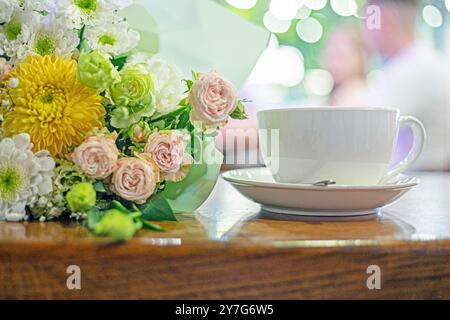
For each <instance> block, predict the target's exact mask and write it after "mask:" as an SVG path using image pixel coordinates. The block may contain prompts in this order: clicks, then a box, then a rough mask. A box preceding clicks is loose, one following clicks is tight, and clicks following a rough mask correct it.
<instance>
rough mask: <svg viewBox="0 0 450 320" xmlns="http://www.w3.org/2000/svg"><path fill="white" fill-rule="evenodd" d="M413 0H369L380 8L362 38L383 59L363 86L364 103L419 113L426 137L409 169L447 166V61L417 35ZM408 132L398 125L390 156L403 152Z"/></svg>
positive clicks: (449, 130)
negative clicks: (378, 73)
mask: <svg viewBox="0 0 450 320" xmlns="http://www.w3.org/2000/svg"><path fill="white" fill-rule="evenodd" d="M419 4H420V3H419V1H418V0H369V1H368V5H376V6H378V7H379V8H380V18H381V20H380V22H381V28H380V29H367V28H366V30H367V32H366V35H367V40H368V43H369V44H370V45H371V46H372V47H373V48H374V49H375V50H376V51H377V52H378V53H379V54H380V55H381V58H382V59H383V67H382V71H383V72H382V74H383V76H381V77H379V79H378V80H375V81H374V82H373V83H372V84H371V85H370V86H369V89H368V94H367V96H366V104H369V105H372V106H388V107H393V108H398V109H400V110H401V113H402V114H403V115H412V116H415V117H417V118H419V119H420V120H421V121H422V122H423V124H424V126H425V129H426V130H427V142H426V146H425V148H424V151H423V153H422V156H421V157H420V159H419V160H418V161H417V163H416V165H415V167H414V169H417V170H448V169H450V72H449V70H450V69H449V67H448V62H449V61H447V60H446V59H444V57H443V56H441V55H440V54H439V53H438V52H437V51H436V50H435V49H434V48H433V47H432V46H430V45H428V44H426V43H424V42H421V41H420V40H419V39H418V35H417V29H416V22H417V13H418V9H419ZM411 145H412V134H411V132H410V130H409V129H406V128H402V129H401V130H400V134H399V145H398V148H397V152H396V154H395V159H394V161H395V162H398V161H400V160H401V159H403V158H404V157H405V155H406V154H407V153H408V151H409V149H410V148H411Z"/></svg>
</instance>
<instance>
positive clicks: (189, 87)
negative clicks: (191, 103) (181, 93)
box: [184, 80, 194, 92]
mask: <svg viewBox="0 0 450 320" xmlns="http://www.w3.org/2000/svg"><path fill="white" fill-rule="evenodd" d="M184 82H185V83H186V86H187V87H188V89H187V91H186V92H189V91H191V89H192V86H193V85H194V81H192V80H184Z"/></svg>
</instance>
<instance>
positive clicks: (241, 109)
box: [230, 100, 248, 120]
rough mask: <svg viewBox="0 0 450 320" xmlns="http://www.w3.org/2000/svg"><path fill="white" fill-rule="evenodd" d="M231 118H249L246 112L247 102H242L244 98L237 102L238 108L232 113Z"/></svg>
mask: <svg viewBox="0 0 450 320" xmlns="http://www.w3.org/2000/svg"><path fill="white" fill-rule="evenodd" d="M230 116H231V118H233V119H237V120H245V119H248V117H247V114H246V113H245V104H244V102H242V100H239V101H238V102H237V105H236V108H235V109H234V111H233V112H232V113H231V115H230Z"/></svg>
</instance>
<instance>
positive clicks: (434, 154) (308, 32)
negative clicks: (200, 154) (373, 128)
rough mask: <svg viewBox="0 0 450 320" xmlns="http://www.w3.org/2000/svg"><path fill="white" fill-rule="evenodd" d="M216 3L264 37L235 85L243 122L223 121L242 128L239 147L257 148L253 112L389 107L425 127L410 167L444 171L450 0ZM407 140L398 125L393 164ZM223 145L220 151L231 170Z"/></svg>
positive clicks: (449, 114) (449, 150) (449, 132)
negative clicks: (420, 150)
mask: <svg viewBox="0 0 450 320" xmlns="http://www.w3.org/2000/svg"><path fill="white" fill-rule="evenodd" d="M216 2H218V3H220V4H221V5H223V6H225V7H226V8H227V9H229V10H231V11H232V12H234V13H235V14H237V15H239V16H241V17H243V18H245V19H247V20H249V21H252V22H253V23H255V24H258V25H260V26H262V27H264V28H266V29H267V30H269V31H270V32H271V38H270V41H269V43H268V45H267V48H266V50H265V51H264V52H263V53H262V55H261V57H260V58H259V61H258V62H257V64H256V66H255V68H254V70H253V72H252V73H251V75H250V77H249V78H248V80H247V81H246V83H245V85H244V86H243V87H242V88H241V97H242V98H246V99H248V100H249V101H250V102H249V103H248V106H249V114H250V119H249V120H248V121H246V122H244V123H242V122H241V123H232V124H231V126H232V128H236V127H238V128H241V129H243V130H247V134H248V135H249V142H248V143H247V145H246V147H245V149H246V150H249V149H250V150H252V149H255V148H256V147H255V143H254V141H253V138H252V137H251V135H252V133H251V132H253V129H255V128H256V121H255V114H256V112H257V111H258V110H262V109H268V108H277V107H289V106H292V107H298V106H316V105H332V106H387V107H394V108H399V109H400V110H401V113H402V114H404V115H414V116H416V117H418V118H419V119H421V120H422V121H423V122H424V124H425V127H426V129H427V132H428V144H427V147H426V149H425V151H424V154H423V156H422V159H421V160H420V161H419V163H418V164H417V166H416V169H426V170H447V169H450V143H449V141H450V126H449V123H450V0H424V1H419V0H216ZM243 50H245V48H243ZM411 140H412V138H411V133H410V132H409V131H408V129H405V128H402V130H401V132H400V142H399V145H398V147H397V151H396V154H395V156H394V159H393V163H395V162H398V161H399V160H400V159H402V158H404V156H405V155H406V154H407V152H408V151H409V148H410V146H411V143H412V142H411ZM230 148H231V147H230V145H229V144H227V145H226V147H224V149H225V150H224V151H226V153H227V161H228V162H229V163H233V162H236V159H235V158H234V157H235V154H234V153H233V151H232V150H230ZM241 149H242V147H241ZM246 163H249V164H250V165H252V161H251V159H250V161H249V159H248V157H247V160H246Z"/></svg>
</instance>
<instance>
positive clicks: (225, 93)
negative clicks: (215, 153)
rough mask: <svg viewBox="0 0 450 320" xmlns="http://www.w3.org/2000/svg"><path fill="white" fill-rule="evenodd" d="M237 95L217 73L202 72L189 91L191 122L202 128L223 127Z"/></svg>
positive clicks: (234, 105)
mask: <svg viewBox="0 0 450 320" xmlns="http://www.w3.org/2000/svg"><path fill="white" fill-rule="evenodd" d="M237 95H238V94H237V91H236V89H235V88H234V86H233V85H232V84H231V83H230V82H229V81H227V80H225V79H224V78H223V77H222V76H220V75H219V74H218V73H216V72H214V71H211V72H208V73H205V74H202V75H201V76H200V78H199V79H198V80H197V81H196V82H195V83H194V85H193V86H192V88H191V91H190V93H189V98H188V99H189V103H190V104H191V105H192V112H191V121H192V123H193V124H194V125H196V126H197V127H201V128H202V129H217V128H220V127H223V126H224V125H226V123H227V121H228V118H229V116H230V114H231V113H232V112H233V111H234V109H235V108H236V105H237V100H238V97H237Z"/></svg>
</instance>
